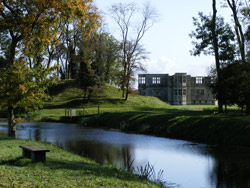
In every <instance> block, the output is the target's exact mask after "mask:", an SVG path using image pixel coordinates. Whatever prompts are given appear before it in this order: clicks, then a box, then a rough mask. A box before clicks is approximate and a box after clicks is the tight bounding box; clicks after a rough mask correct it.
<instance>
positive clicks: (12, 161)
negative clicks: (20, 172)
mask: <svg viewBox="0 0 250 188" xmlns="http://www.w3.org/2000/svg"><path fill="white" fill-rule="evenodd" d="M30 163H31V160H30V159H23V158H22V157H17V158H14V159H10V160H0V165H8V166H18V167H24V166H27V165H28V164H30Z"/></svg>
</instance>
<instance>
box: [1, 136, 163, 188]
mask: <svg viewBox="0 0 250 188" xmlns="http://www.w3.org/2000/svg"><path fill="white" fill-rule="evenodd" d="M0 143H1V147H0V187H46V188H49V187H51V188H54V187H142V188H146V187H159V186H158V185H156V184H154V183H151V182H149V181H146V180H141V179H139V177H138V176H136V175H132V174H131V173H128V172H125V171H124V170H121V169H118V168H116V167H112V166H107V165H105V166H101V165H99V164H96V163H95V162H93V161H91V160H89V159H86V158H83V157H80V156H78V155H75V154H72V153H69V152H66V151H64V150H62V149H60V148H57V147H55V146H52V145H51V144H46V143H41V142H33V141H27V140H19V139H11V138H7V137H1V136H0ZM31 144H35V145H39V146H42V147H45V148H48V149H49V150H50V152H48V153H47V161H46V163H32V162H31V160H30V159H22V158H21V155H22V151H21V149H20V148H19V147H18V146H19V145H31Z"/></svg>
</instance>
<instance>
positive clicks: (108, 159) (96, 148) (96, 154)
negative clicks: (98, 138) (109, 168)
mask: <svg viewBox="0 0 250 188" xmlns="http://www.w3.org/2000/svg"><path fill="white" fill-rule="evenodd" d="M65 147H66V148H67V149H68V150H70V151H72V152H74V153H77V154H79V155H82V156H85V157H89V158H91V159H94V160H95V161H96V162H97V163H100V164H107V163H108V164H112V165H117V166H118V167H119V168H124V169H126V170H131V168H132V166H131V165H132V163H133V162H132V161H133V159H134V152H133V150H132V147H130V146H128V145H126V146H121V145H113V144H107V143H100V142H93V141H85V140H78V141H66V142H65Z"/></svg>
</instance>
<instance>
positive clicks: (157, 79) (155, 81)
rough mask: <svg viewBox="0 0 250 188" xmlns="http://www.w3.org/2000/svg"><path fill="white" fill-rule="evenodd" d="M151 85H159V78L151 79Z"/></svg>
mask: <svg viewBox="0 0 250 188" xmlns="http://www.w3.org/2000/svg"><path fill="white" fill-rule="evenodd" d="M152 83H153V84H160V83H161V78H160V77H153V78H152Z"/></svg>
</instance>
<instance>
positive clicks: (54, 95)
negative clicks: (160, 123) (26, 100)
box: [26, 80, 172, 121]
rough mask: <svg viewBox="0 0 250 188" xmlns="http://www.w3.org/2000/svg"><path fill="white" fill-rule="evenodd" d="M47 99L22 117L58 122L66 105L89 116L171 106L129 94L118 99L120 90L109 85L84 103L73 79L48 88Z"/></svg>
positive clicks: (78, 113) (155, 99) (81, 93)
mask: <svg viewBox="0 0 250 188" xmlns="http://www.w3.org/2000/svg"><path fill="white" fill-rule="evenodd" d="M49 94H50V100H49V101H47V102H46V103H45V106H44V108H43V109H42V110H39V111H37V112H30V113H29V114H28V115H26V119H27V118H28V119H34V120H36V121H45V120H47V121H48V120H51V121H58V120H60V118H61V117H62V116H64V115H65V109H66V108H76V109H77V115H82V114H83V107H84V108H85V115H93V114H97V113H98V106H99V108H100V113H105V112H128V111H150V110H161V109H169V108H172V106H171V105H168V104H166V103H164V102H162V101H161V100H159V99H158V98H155V97H144V96H138V95H129V98H128V100H127V101H125V100H124V99H122V97H121V96H122V93H121V91H119V90H118V88H115V87H113V86H111V85H105V86H103V87H102V88H100V89H97V90H96V91H94V93H93V94H92V97H91V98H90V100H89V101H88V102H87V103H84V102H83V91H82V90H81V89H79V87H78V85H77V83H76V82H75V81H74V80H68V81H65V82H62V83H60V84H58V85H57V86H54V87H52V88H50V90H49Z"/></svg>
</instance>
